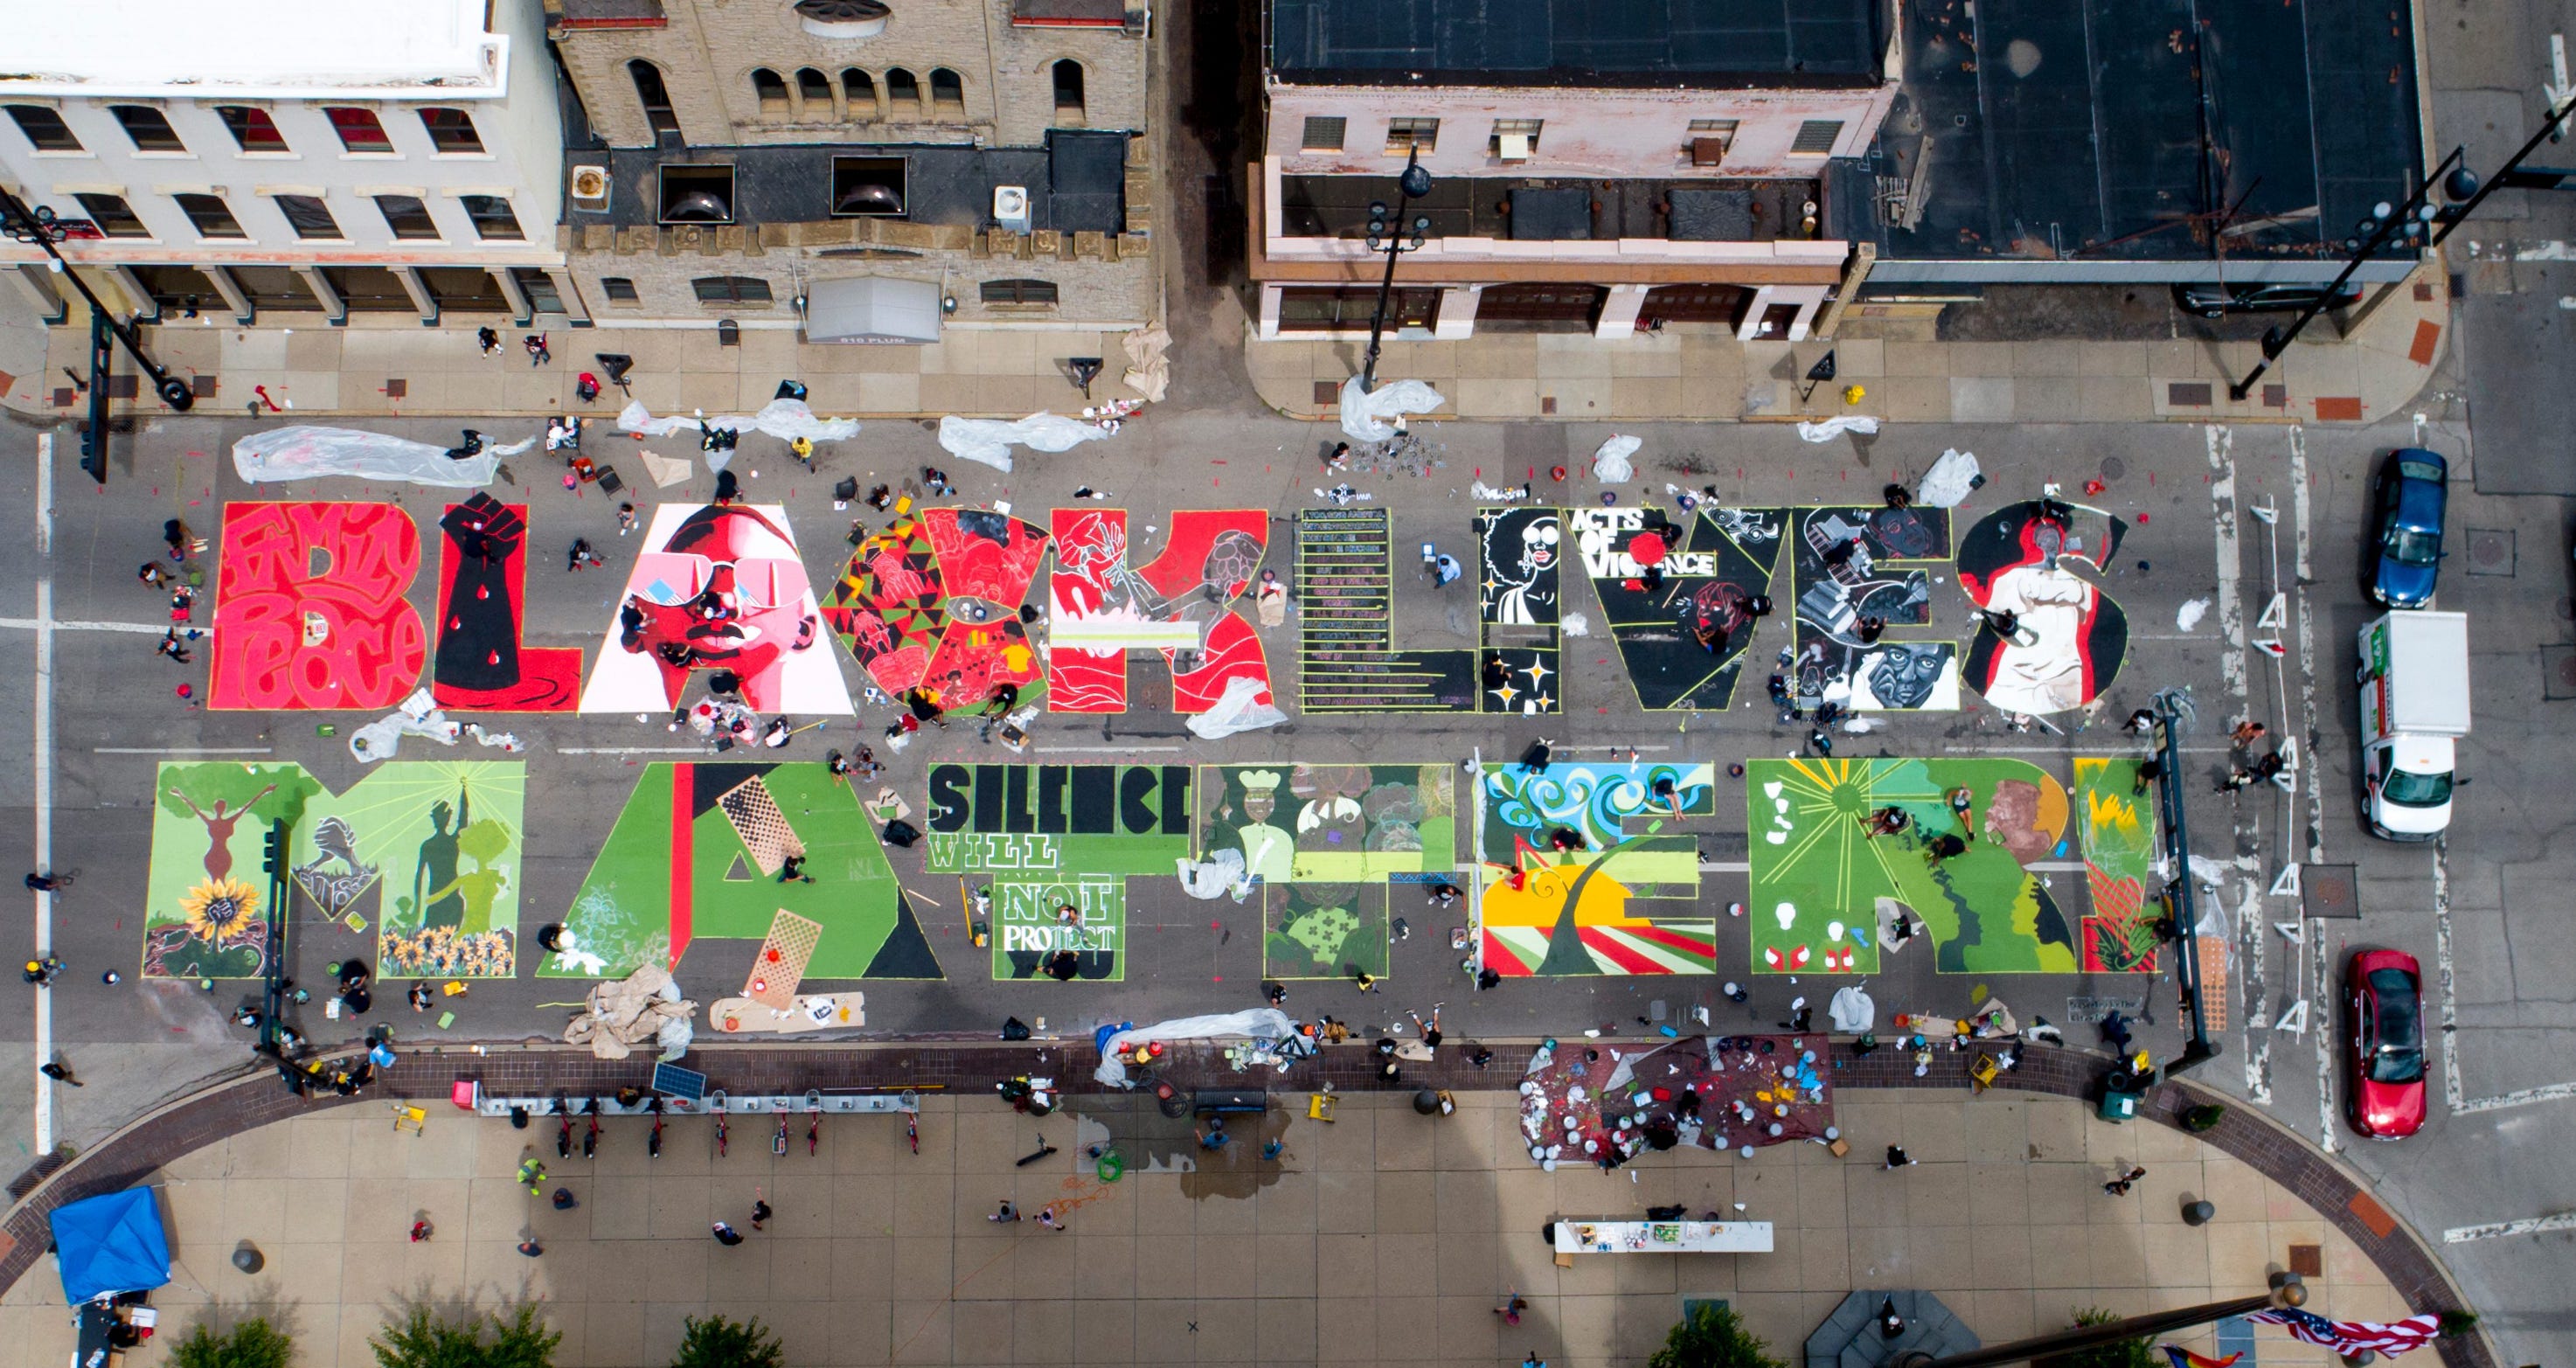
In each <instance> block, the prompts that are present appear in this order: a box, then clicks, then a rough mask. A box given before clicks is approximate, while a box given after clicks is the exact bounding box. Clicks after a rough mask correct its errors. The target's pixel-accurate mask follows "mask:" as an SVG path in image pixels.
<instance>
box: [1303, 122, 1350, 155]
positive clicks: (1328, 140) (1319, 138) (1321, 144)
mask: <svg viewBox="0 0 2576 1368" xmlns="http://www.w3.org/2000/svg"><path fill="white" fill-rule="evenodd" d="M1350 129H1351V121H1350V120H1348V119H1345V118H1342V117H1341V116H1339V115H1326V114H1309V115H1307V116H1306V131H1305V133H1304V134H1303V135H1301V136H1300V137H1299V138H1298V139H1297V147H1298V150H1300V151H1304V152H1339V151H1341V150H1342V139H1344V138H1346V137H1348V136H1350Z"/></svg>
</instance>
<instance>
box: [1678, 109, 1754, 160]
mask: <svg viewBox="0 0 2576 1368" xmlns="http://www.w3.org/2000/svg"><path fill="white" fill-rule="evenodd" d="M1738 127H1741V124H1740V123H1739V122H1738V121H1737V120H1734V119H1693V120H1691V121H1690V136H1689V137H1688V138H1685V139H1683V141H1682V150H1683V151H1685V152H1687V153H1689V154H1690V163H1691V165H1693V166H1722V165H1724V164H1725V162H1726V154H1727V153H1728V152H1730V151H1732V150H1734V147H1735V130H1736V129H1737V128H1738Z"/></svg>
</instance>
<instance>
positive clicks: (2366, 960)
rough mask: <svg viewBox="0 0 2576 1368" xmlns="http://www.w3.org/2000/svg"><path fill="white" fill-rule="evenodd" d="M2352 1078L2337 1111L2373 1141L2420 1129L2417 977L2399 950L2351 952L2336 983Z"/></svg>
mask: <svg viewBox="0 0 2576 1368" xmlns="http://www.w3.org/2000/svg"><path fill="white" fill-rule="evenodd" d="M2343 997H2344V1008H2345V1015H2346V1016H2347V1017H2349V1018H2350V1019H2351V1022H2350V1031H2351V1042H2350V1043H2351V1047H2352V1052H2351V1059H2352V1076H2351V1078H2350V1079H2349V1080H2347V1081H2346V1084H2345V1087H2344V1097H2343V1111H2344V1116H2345V1118H2346V1119H2348V1120H2350V1121H2351V1122H2352V1128H2353V1129H2354V1130H2357V1131H2359V1132H2361V1133H2362V1134H2364V1135H2367V1136H2369V1137H2370V1138H2372V1139H2374V1140H2402V1139H2404V1138H2405V1137H2407V1136H2410V1135H2413V1134H2414V1133H2415V1132H2416V1131H2417V1130H2419V1129H2421V1128H2422V1127H2423V1125H2424V975H2423V972H2422V971H2421V970H2420V969H2418V968H2417V967H2416V964H2415V957H2414V956H2413V955H2410V954H2407V953H2406V952H2404V951H2402V950H2356V951H2354V952H2353V954H2352V960H2351V962H2350V963H2349V964H2348V965H2346V966H2345V969H2344V975H2343Z"/></svg>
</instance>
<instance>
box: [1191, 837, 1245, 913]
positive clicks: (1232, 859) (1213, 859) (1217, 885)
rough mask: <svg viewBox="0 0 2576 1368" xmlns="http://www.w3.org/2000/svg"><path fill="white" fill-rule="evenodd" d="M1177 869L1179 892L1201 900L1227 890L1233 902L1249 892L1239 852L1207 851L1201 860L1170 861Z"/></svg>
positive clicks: (1231, 850) (1204, 900)
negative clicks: (1206, 855) (1179, 879)
mask: <svg viewBox="0 0 2576 1368" xmlns="http://www.w3.org/2000/svg"><path fill="white" fill-rule="evenodd" d="M1172 863H1173V865H1175V866H1176V867H1177V868H1178V869H1179V872H1180V876H1181V891H1182V892H1184V893H1187V894H1189V895H1190V896H1191V897H1193V898H1196V899H1198V900H1199V901H1201V902H1206V901H1208V900H1210V899H1212V898H1215V897H1217V896H1219V895H1221V894H1226V893H1231V894H1233V895H1234V900H1235V901H1236V902H1241V901H1243V900H1244V899H1245V898H1247V897H1250V896H1251V895H1252V889H1253V883H1252V880H1251V879H1250V878H1248V877H1246V876H1245V874H1244V872H1243V852H1242V851H1240V850H1235V849H1232V848H1228V849H1225V850H1216V851H1210V852H1209V853H1208V857H1207V858H1206V859H1204V860H1199V861H1191V860H1186V859H1175V860H1173V861H1172Z"/></svg>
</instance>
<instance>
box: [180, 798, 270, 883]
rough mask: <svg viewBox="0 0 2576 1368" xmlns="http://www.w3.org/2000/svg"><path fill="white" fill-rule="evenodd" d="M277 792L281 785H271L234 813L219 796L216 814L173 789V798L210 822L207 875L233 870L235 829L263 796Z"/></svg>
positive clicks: (212, 875) (200, 817)
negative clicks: (226, 807) (227, 809)
mask: <svg viewBox="0 0 2576 1368" xmlns="http://www.w3.org/2000/svg"><path fill="white" fill-rule="evenodd" d="M275 792H277V785H275V784H271V785H269V786H268V787H267V788H264V789H261V790H260V791H259V792H257V793H254V794H252V795H251V797H250V801H249V802H247V803H244V804H242V805H241V806H240V807H237V808H234V809H233V810H232V811H231V812H230V813H226V812H225V811H224V800H223V799H221V798H218V799H216V800H215V810H214V813H213V815H211V816H209V815H207V813H206V811H205V809H203V808H200V807H198V806H197V801H196V800H195V799H193V798H190V797H189V796H188V795H186V794H184V793H181V792H180V791H179V790H177V789H172V790H170V796H171V797H173V798H176V799H178V800H179V801H180V802H183V803H186V804H187V805H188V810H189V811H190V812H193V813H195V814H197V820H198V821H200V822H203V823H205V824H206V877H207V878H209V879H220V878H222V877H224V876H225V875H227V874H230V873H232V872H233V844H232V843H233V828H234V827H236V826H239V825H240V824H241V819H242V816H243V814H245V813H248V812H249V811H250V810H251V809H252V808H255V807H257V806H259V800H260V799H262V798H265V797H267V796H268V795H270V794H272V793H275Z"/></svg>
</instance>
